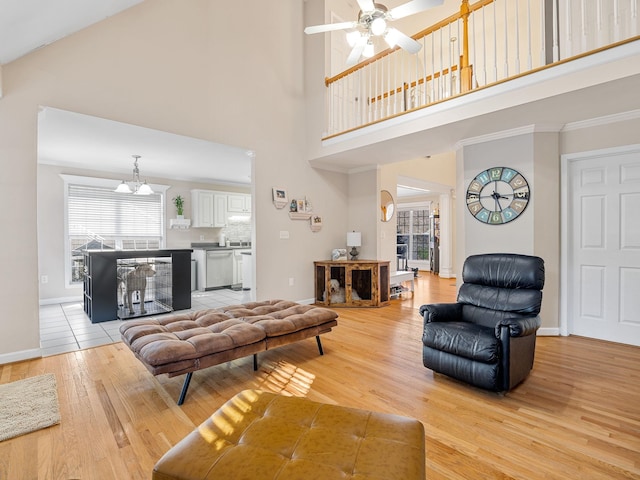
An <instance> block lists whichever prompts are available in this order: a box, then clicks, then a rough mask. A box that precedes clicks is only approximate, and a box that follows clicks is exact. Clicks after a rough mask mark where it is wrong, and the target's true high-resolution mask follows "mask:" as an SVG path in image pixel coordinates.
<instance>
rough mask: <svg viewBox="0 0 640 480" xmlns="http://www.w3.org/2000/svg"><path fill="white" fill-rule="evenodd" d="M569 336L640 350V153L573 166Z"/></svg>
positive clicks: (587, 156) (592, 158) (586, 160)
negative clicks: (600, 340)
mask: <svg viewBox="0 0 640 480" xmlns="http://www.w3.org/2000/svg"><path fill="white" fill-rule="evenodd" d="M569 185H570V189H571V191H570V195H569V205H568V207H569V209H568V215H569V226H570V233H569V240H568V241H569V252H568V256H569V263H568V272H567V274H568V281H569V282H568V285H569V286H570V289H569V299H568V304H569V319H568V320H569V321H568V326H569V333H573V334H576V335H583V336H587V337H594V338H600V339H603V340H610V341H615V342H621V343H629V344H632V345H640V294H639V293H638V292H640V150H635V151H625V152H620V153H610V154H608V155H602V154H585V157H584V158H583V159H577V160H574V161H573V162H571V163H570V165H569Z"/></svg>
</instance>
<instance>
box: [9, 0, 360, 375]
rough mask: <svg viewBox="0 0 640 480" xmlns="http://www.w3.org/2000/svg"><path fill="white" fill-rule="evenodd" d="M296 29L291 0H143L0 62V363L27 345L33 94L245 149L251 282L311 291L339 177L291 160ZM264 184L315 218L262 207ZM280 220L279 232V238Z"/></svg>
mask: <svg viewBox="0 0 640 480" xmlns="http://www.w3.org/2000/svg"><path fill="white" fill-rule="evenodd" d="M302 29H303V2H299V1H298V0H281V1H280V2H278V8H277V9H274V8H272V5H271V4H269V3H263V2H254V1H252V2H249V1H239V2H232V3H228V4H224V3H220V2H212V1H209V0H190V1H189V2H175V1H171V0H154V1H147V2H143V3H141V4H140V5H138V6H135V7H133V8H131V9H129V10H127V11H125V12H123V13H121V14H119V15H115V16H113V17H111V18H109V19H107V20H105V21H103V22H100V23H98V24H96V25H94V26H92V27H90V28H87V29H85V30H82V31H80V32H78V33H77V34H75V35H72V36H70V37H67V38H65V39H62V40H60V41H58V42H55V43H53V44H51V45H49V46H47V47H43V48H42V49H40V50H37V51H36V52H33V53H31V54H30V55H27V56H25V57H23V58H21V59H18V60H16V61H14V62H12V63H10V64H7V65H4V66H3V70H2V73H3V93H4V97H3V98H2V100H1V103H0V167H1V168H2V172H3V175H2V177H1V178H0V188H1V189H2V191H3V193H4V194H5V195H6V196H7V198H9V199H11V200H10V202H11V204H12V205H15V206H16V208H11V209H8V208H7V209H3V214H2V216H3V224H4V225H11V226H12V227H11V233H12V234H11V235H7V234H5V235H2V238H1V240H0V252H1V253H0V255H1V260H2V265H3V269H2V274H0V301H1V302H2V305H3V309H4V315H3V316H2V318H0V363H5V362H7V361H13V360H19V359H21V358H27V357H29V356H33V355H34V354H38V350H37V349H38V348H39V332H38V330H39V322H38V287H39V285H38V258H37V252H38V248H37V209H36V199H37V190H36V178H37V169H36V159H37V153H36V140H37V113H38V107H39V106H40V105H45V106H52V107H55V108H61V109H65V110H70V111H74V112H78V113H83V114H88V115H94V116H98V117H102V118H107V119H111V120H117V121H122V122H126V123H132V124H135V125H140V126H144V127H148V128H154V129H159V130H164V131H168V132H171V133H176V134H181V135H187V136H192V137H196V138H201V139H205V140H212V141H215V142H218V143H226V144H230V145H241V146H243V147H246V148H248V149H252V150H254V151H255V152H256V159H255V165H254V172H252V173H253V178H254V179H255V186H254V191H253V192H252V193H253V195H254V198H255V200H254V202H255V212H254V215H255V216H256V232H255V236H256V254H257V255H256V262H257V266H256V283H257V289H256V295H257V297H258V298H259V299H265V298H278V297H280V298H282V297H285V298H291V299H294V300H298V299H305V298H311V297H312V296H313V288H312V287H313V281H312V280H313V279H312V273H313V264H312V261H313V260H314V259H316V258H327V252H330V250H331V248H332V246H333V245H335V244H336V242H338V241H343V240H342V239H343V237H344V234H345V232H346V228H347V212H346V208H345V204H346V197H345V193H342V192H345V191H346V187H347V183H346V176H345V175H342V174H337V173H327V172H318V171H315V170H313V169H311V168H310V167H309V166H308V163H307V162H306V161H305V153H306V150H305V141H304V139H305V134H306V130H305V103H304V101H305V100H304V97H305V95H304V93H305V92H304V88H303V85H304V83H303V82H304V79H305V78H304V75H303V68H302V66H303V64H304V62H303V46H302V43H301V42H300V34H299V32H300V31H302ZM239 32H240V33H242V32H251V35H243V34H239ZM258 38H259V39H260V41H258V42H256V39H258ZM229 39H233V42H230V41H229ZM274 186H278V187H282V188H286V189H288V190H289V191H290V192H292V193H293V192H296V194H298V193H300V194H306V195H307V196H308V197H309V198H310V199H311V200H312V202H313V203H314V209H315V210H316V211H317V212H318V213H320V214H321V215H323V218H324V219H326V221H325V223H324V225H323V229H322V230H321V231H320V232H318V233H313V232H311V230H310V229H309V225H308V223H306V222H301V221H292V220H290V219H289V217H288V215H287V213H286V212H284V211H282V210H276V209H275V207H274V206H273V204H272V201H271V188H272V187H274ZM45 210H46V208H45ZM284 230H286V231H289V232H290V237H289V239H288V240H281V239H280V238H279V232H280V231H284ZM5 231H6V230H5ZM57 254H58V255H59V253H57ZM289 278H294V286H292V287H290V286H289V282H288V280H289Z"/></svg>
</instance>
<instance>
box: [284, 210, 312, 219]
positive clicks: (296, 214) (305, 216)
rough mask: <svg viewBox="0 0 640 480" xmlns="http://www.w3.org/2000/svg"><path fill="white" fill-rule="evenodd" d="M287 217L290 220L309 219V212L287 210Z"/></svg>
mask: <svg viewBox="0 0 640 480" xmlns="http://www.w3.org/2000/svg"><path fill="white" fill-rule="evenodd" d="M289 218H290V219H291V220H309V219H310V218H311V212H289Z"/></svg>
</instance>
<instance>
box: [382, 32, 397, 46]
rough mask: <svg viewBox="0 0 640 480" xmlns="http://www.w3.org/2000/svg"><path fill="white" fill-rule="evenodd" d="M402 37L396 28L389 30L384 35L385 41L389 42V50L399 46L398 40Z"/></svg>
mask: <svg viewBox="0 0 640 480" xmlns="http://www.w3.org/2000/svg"><path fill="white" fill-rule="evenodd" d="M399 37H400V35H399V33H398V30H396V29H395V28H390V29H388V30H387V33H385V35H384V41H385V42H387V45H389V48H393V47H395V46H396V45H397V44H398V38H399Z"/></svg>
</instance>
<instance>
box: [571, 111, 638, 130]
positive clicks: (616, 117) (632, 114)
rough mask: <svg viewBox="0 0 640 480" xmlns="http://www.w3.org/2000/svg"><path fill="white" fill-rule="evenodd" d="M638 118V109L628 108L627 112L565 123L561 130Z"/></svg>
mask: <svg viewBox="0 0 640 480" xmlns="http://www.w3.org/2000/svg"><path fill="white" fill-rule="evenodd" d="M638 118H640V109H639V110H630V111H628V112H620V113H614V114H613V115H605V116H604V117H596V118H590V119H588V120H582V121H580V122H570V123H567V124H566V125H565V126H564V128H563V129H562V130H561V131H562V132H570V131H573V130H582V129H583V128H590V127H599V126H602V125H610V124H612V123H617V122H627V121H629V120H636V119H638Z"/></svg>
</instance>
